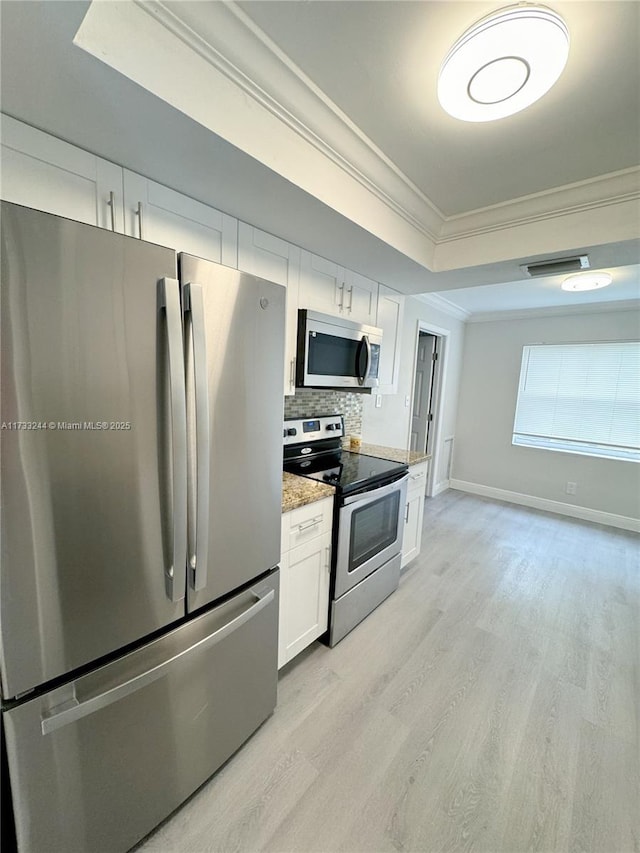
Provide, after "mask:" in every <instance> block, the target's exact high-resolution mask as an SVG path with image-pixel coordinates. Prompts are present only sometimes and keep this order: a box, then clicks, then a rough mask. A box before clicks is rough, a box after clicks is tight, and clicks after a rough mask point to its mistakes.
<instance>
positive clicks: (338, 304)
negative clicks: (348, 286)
mask: <svg viewBox="0 0 640 853" xmlns="http://www.w3.org/2000/svg"><path fill="white" fill-rule="evenodd" d="M343 285H344V270H343V269H342V267H340V266H338V264H334V263H333V261H327V260H326V259H325V258H320V257H318V255H312V254H311V252H307V251H304V250H303V251H301V252H300V290H299V304H300V308H309V309H310V310H312V311H321V312H322V313H323V314H334V315H341V314H342V308H343V303H344V299H343V296H344V286H343Z"/></svg>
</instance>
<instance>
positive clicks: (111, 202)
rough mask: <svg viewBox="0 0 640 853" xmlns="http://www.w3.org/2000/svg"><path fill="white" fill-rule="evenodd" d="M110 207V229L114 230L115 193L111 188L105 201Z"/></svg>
mask: <svg viewBox="0 0 640 853" xmlns="http://www.w3.org/2000/svg"><path fill="white" fill-rule="evenodd" d="M107 204H108V205H109V207H110V208H111V230H112V231H115V230H116V194H115V193H114V192H113V190H112V191H111V192H110V193H109V201H108V202H107Z"/></svg>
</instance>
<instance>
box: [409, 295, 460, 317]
mask: <svg viewBox="0 0 640 853" xmlns="http://www.w3.org/2000/svg"><path fill="white" fill-rule="evenodd" d="M412 298H413V299H418V300H419V301H420V302H424V303H425V304H426V305H430V306H431V307H432V308H436V309H437V310H438V311H441V312H442V313H443V314H448V315H449V316H450V317H454V318H455V319H456V320H462V321H463V322H467V321H468V320H469V318H470V317H471V316H472V315H471V311H467V309H466V308H461V307H460V306H459V305H456V304H455V303H453V302H450V301H449V300H448V299H446V298H445V297H444V296H440V295H438V294H437V293H417V294H414V295H413V297H412Z"/></svg>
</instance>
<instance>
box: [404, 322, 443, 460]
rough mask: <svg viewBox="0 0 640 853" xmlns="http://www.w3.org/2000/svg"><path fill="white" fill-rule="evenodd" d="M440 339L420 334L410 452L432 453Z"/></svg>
mask: <svg viewBox="0 0 640 853" xmlns="http://www.w3.org/2000/svg"><path fill="white" fill-rule="evenodd" d="M437 350H438V338H437V337H436V336H435V335H431V334H429V333H428V332H422V331H420V332H418V346H417V351H416V365H415V376H414V382H413V407H412V409H411V440H410V442H409V449H410V450H418V451H423V450H424V451H425V452H427V453H429V452H431V447H430V445H431V444H432V443H433V442H430V441H429V439H430V437H432V436H433V430H432V429H431V424H432V423H433V386H434V382H433V377H434V373H435V367H436V361H437V359H438V352H437Z"/></svg>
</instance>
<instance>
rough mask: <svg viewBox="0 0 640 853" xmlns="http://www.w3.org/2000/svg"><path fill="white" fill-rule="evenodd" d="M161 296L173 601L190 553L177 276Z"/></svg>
mask: <svg viewBox="0 0 640 853" xmlns="http://www.w3.org/2000/svg"><path fill="white" fill-rule="evenodd" d="M158 299H159V305H160V308H161V309H164V312H165V317H166V328H167V345H168V355H169V394H170V398H171V399H170V406H171V486H172V504H173V507H172V508H173V553H172V561H171V566H170V567H169V568H168V569H166V568H165V587H166V592H167V596H168V598H169V599H170V600H171V601H174V602H178V601H181V600H182V599H183V598H184V596H185V587H186V577H185V575H186V572H185V566H186V555H187V406H186V391H185V379H184V348H183V343H182V309H181V307H180V285H179V283H178V281H177V280H176V279H173V278H163V279H161V280H160V282H159V288H158Z"/></svg>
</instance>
